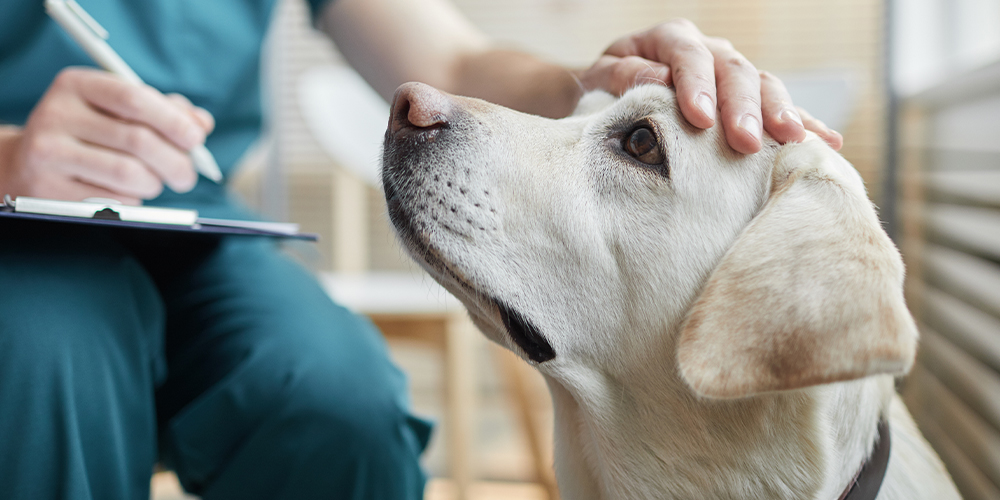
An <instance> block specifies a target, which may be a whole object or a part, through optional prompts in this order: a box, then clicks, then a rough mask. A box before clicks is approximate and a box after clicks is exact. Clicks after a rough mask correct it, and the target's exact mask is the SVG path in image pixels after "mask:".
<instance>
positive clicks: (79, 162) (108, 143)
mask: <svg viewBox="0 0 1000 500" xmlns="http://www.w3.org/2000/svg"><path fill="white" fill-rule="evenodd" d="M213 127H214V121H213V119H212V116H211V115H210V114H209V113H208V112H207V111H205V110H203V109H201V108H197V107H195V106H193V105H191V103H189V102H187V100H186V99H184V98H183V97H181V96H177V95H171V96H166V95H163V94H161V93H160V92H158V91H156V90H155V89H153V88H152V87H149V86H147V85H144V84H136V83H131V82H129V81H127V80H126V79H124V78H121V77H117V76H115V75H112V74H109V73H107V72H104V71H99V70H93V69H87V68H68V69H66V70H63V71H62V72H60V74H59V75H58V76H57V77H56V79H55V80H54V81H53V83H52V85H51V86H50V87H49V89H48V90H47V91H46V92H45V94H44V96H43V97H42V99H41V100H40V101H39V102H38V104H37V105H36V106H35V108H34V109H33V110H32V112H31V114H30V115H29V117H28V121H27V123H26V124H25V126H24V128H23V129H22V128H17V127H0V191H2V192H4V193H10V194H12V195H15V196H16V195H26V196H36V197H44V198H54V199H63V200H82V199H84V198H90V197H103V198H114V199H117V200H119V201H122V202H124V203H128V204H139V203H141V200H143V199H151V198H154V197H156V196H157V195H159V193H160V192H161V191H162V189H163V186H164V185H166V186H168V187H170V188H171V189H173V190H174V191H177V192H186V191H189V190H191V189H192V188H193V187H194V185H195V183H196V181H197V174H196V173H195V169H194V162H193V161H192V158H191V156H190V155H189V151H191V150H192V149H196V148H198V147H199V146H200V147H201V149H204V145H203V144H204V141H205V137H206V136H207V135H208V134H209V133H210V132H211V130H212V128H213ZM205 152H206V153H207V150H205ZM209 159H211V156H210V155H209ZM212 163H213V164H214V160H213V161H212Z"/></svg>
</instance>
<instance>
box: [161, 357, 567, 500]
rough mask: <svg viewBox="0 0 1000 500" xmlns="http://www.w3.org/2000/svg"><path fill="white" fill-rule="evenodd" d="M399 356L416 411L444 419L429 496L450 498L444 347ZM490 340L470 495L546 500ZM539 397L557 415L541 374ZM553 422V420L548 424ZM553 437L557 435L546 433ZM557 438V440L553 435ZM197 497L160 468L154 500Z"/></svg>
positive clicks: (429, 458)
mask: <svg viewBox="0 0 1000 500" xmlns="http://www.w3.org/2000/svg"><path fill="white" fill-rule="evenodd" d="M390 348H391V349H392V355H393V358H394V359H395V360H396V362H397V363H398V364H399V365H400V367H401V368H402V369H403V370H404V371H405V372H406V373H407V374H408V375H409V377H410V387H411V392H412V394H413V406H414V410H415V411H416V413H418V414H420V415H423V416H427V417H430V418H432V419H434V420H436V421H437V422H438V424H437V429H436V430H435V433H434V436H433V437H432V439H431V443H430V446H429V448H428V450H427V452H426V453H425V454H424V457H423V464H424V467H425V469H426V470H427V471H428V473H429V474H430V476H431V477H432V479H431V481H430V482H429V483H428V485H427V490H426V497H425V498H426V500H447V499H450V498H452V497H453V492H452V491H453V490H452V485H451V484H450V483H449V482H448V481H447V473H448V469H447V464H448V457H447V452H446V448H447V447H446V446H445V443H444V442H443V439H442V436H443V434H444V433H443V432H441V428H442V427H444V426H446V425H447V424H448V423H447V422H446V421H442V419H441V417H442V415H443V413H444V411H443V403H444V398H443V394H442V382H443V378H442V377H443V373H442V369H441V366H442V362H441V359H440V353H439V352H435V351H434V350H432V349H427V348H425V347H422V346H419V345H414V344H405V343H397V344H392V345H391V346H390ZM491 348H492V347H490V346H489V345H488V344H487V342H486V341H485V340H484V339H482V338H477V340H476V349H475V351H476V356H477V359H476V362H475V363H474V364H473V366H476V367H478V372H477V374H476V377H477V378H478V380H479V384H478V391H477V392H478V398H479V403H480V404H479V406H478V409H477V414H476V421H477V424H478V425H477V428H476V436H475V450H474V452H475V454H476V462H477V463H476V477H477V479H479V480H480V481H479V482H477V483H476V484H475V485H474V486H473V487H472V489H471V490H470V497H471V499H470V500H494V499H497V500H499V499H504V500H536V499H537V500H544V499H546V494H545V492H544V490H543V489H542V488H540V487H538V486H537V485H535V484H532V483H531V482H532V481H533V478H534V476H533V474H534V463H533V462H532V459H531V455H530V453H529V451H528V445H527V442H526V439H525V437H524V434H523V433H522V432H521V429H520V426H519V423H518V421H517V420H515V418H514V413H513V412H512V411H511V408H510V406H509V404H508V401H507V395H506V393H505V392H504V387H503V384H502V381H501V380H500V378H499V377H498V376H497V370H496V369H495V367H494V360H493V356H492V355H491V353H490V351H489V349H491ZM533 382H534V384H533V386H534V387H533V395H534V398H533V401H534V402H536V403H537V404H535V406H537V412H538V415H537V418H538V419H539V421H540V422H545V421H546V420H548V421H551V418H552V417H551V409H550V407H549V404H548V393H547V391H546V390H545V388H544V383H543V382H542V381H541V377H538V378H537V379H536V380H534V381H533ZM546 427H549V428H550V427H551V426H546ZM546 439H549V440H550V439H551V437H546ZM548 442H551V441H548ZM192 499H193V500H196V497H192V496H186V495H184V493H183V491H182V490H181V488H180V485H179V484H178V482H177V478H176V477H175V476H174V475H173V474H171V473H160V474H157V475H156V476H155V477H154V478H153V482H152V500H192Z"/></svg>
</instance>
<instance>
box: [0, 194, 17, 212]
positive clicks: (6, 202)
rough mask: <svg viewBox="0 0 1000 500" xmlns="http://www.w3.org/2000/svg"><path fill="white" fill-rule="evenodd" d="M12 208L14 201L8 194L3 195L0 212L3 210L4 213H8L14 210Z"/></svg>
mask: <svg viewBox="0 0 1000 500" xmlns="http://www.w3.org/2000/svg"><path fill="white" fill-rule="evenodd" d="M14 207H15V204H14V200H13V199H12V198H11V197H10V195H9V194H5V195H3V202H2V203H0V210H3V211H5V212H10V211H13V210H14Z"/></svg>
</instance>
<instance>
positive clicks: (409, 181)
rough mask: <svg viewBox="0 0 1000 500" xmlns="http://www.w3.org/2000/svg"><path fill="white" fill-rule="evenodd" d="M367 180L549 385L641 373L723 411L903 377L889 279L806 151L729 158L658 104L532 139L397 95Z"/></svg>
mask: <svg viewBox="0 0 1000 500" xmlns="http://www.w3.org/2000/svg"><path fill="white" fill-rule="evenodd" d="M382 176H383V185H384V188H385V194H386V198H387V201H388V206H389V214H390V217H391V219H392V221H393V224H394V225H395V226H396V229H397V231H398V233H399V235H400V237H401V239H402V240H403V242H404V244H405V246H406V247H407V249H408V250H409V252H410V253H411V255H412V256H413V257H414V258H415V259H416V260H417V261H418V262H420V263H421V264H422V265H423V266H424V267H425V268H426V269H427V270H428V271H429V272H430V273H431V275H432V276H434V278H435V279H437V280H438V281H440V282H441V283H442V284H443V285H444V286H445V287H446V288H448V289H449V290H450V291H451V292H452V293H454V294H455V295H456V296H457V297H458V298H459V299H461V300H462V301H463V302H464V303H465V305H466V306H467V307H468V309H469V311H470V314H471V315H472V317H473V320H474V321H475V322H476V323H477V324H478V325H479V327H480V328H481V329H482V330H483V331H484V333H486V335H487V336H489V337H490V338H491V339H493V340H494V341H496V342H498V343H500V344H502V345H504V346H506V347H508V348H509V349H511V350H513V351H514V352H516V353H518V354H520V355H521V356H523V357H524V358H526V359H527V360H528V361H530V362H532V363H534V364H536V365H537V366H538V368H539V369H540V370H542V371H543V372H546V373H547V374H549V375H551V376H553V377H555V378H557V379H559V378H565V377H566V376H568V375H567V374H568V373H579V372H580V370H581V369H583V370H600V371H602V372H606V373H612V374H614V373H623V372H626V371H629V370H632V369H634V367H635V366H637V365H642V364H648V363H658V364H660V365H661V366H670V367H674V366H676V370H674V371H675V373H679V374H680V376H681V377H682V378H683V379H684V380H685V381H686V382H687V384H688V385H689V386H690V387H691V388H693V389H694V391H695V392H697V393H699V394H701V395H705V396H712V397H740V396H746V395H751V394H756V393H761V392H769V391H779V390H787V389H795V388H801V387H806V386H810V385H815V384H821V383H827V382H834V381H841V380H849V379H855V378H860V377H864V376H867V375H872V374H879V373H892V374H898V373H903V372H905V371H906V370H907V369H908V368H909V366H910V364H911V362H912V359H913V356H914V352H915V349H916V329H915V327H914V324H913V320H912V319H911V317H910V316H909V313H908V312H907V310H906V307H905V305H904V303H903V297H902V287H901V284H902V277H903V267H902V262H901V260H900V258H899V255H898V253H897V252H896V249H895V247H894V246H893V245H892V243H891V241H890V240H889V239H888V237H887V236H886V235H885V233H884V232H883V231H882V229H881V227H880V225H879V222H878V220H877V218H876V216H875V213H874V211H873V209H872V206H871V204H870V202H869V201H868V199H867V197H866V195H865V190H864V186H863V184H862V181H861V179H860V177H859V176H858V175H857V173H856V172H855V171H854V169H853V168H852V167H851V166H850V165H849V164H848V163H847V162H846V161H845V160H843V159H842V158H841V157H840V156H839V155H837V154H836V153H835V152H834V151H832V150H831V149H829V148H828V147H826V146H825V145H824V144H822V143H821V142H820V141H819V140H815V139H813V140H807V141H806V142H805V143H802V144H793V145H786V146H779V145H777V144H776V143H774V142H773V141H770V140H765V146H764V148H763V150H762V151H761V152H760V153H757V154H755V155H741V154H737V153H735V152H733V151H732V150H731V149H730V148H729V147H728V146H727V145H726V142H725V140H724V138H723V136H722V133H721V130H720V129H719V128H718V127H716V128H714V129H711V130H707V131H701V130H698V129H695V128H693V127H691V126H689V125H687V123H686V121H685V120H684V119H683V117H681V115H680V113H679V111H678V109H677V106H676V104H675V100H674V96H673V92H672V91H670V90H669V89H668V88H666V87H662V86H643V87H638V88H636V89H633V90H631V91H630V92H628V93H626V94H625V95H624V96H622V97H621V98H619V99H616V98H613V97H611V96H610V95H607V94H604V93H591V94H588V95H587V96H585V97H584V99H583V100H582V101H581V104H580V106H579V108H578V110H577V112H576V113H575V114H574V115H573V116H571V117H569V118H565V119H562V120H549V119H544V118H540V117H535V116H529V115H525V114H521V113H517V112H515V111H512V110H509V109H506V108H503V107H500V106H496V105H492V104H488V103H485V102H483V101H479V100H474V99H467V98H459V97H454V96H449V95H446V94H443V93H441V92H438V91H437V90H434V89H433V88H431V87H428V86H426V85H420V84H407V85H404V86H403V87H400V89H399V90H398V91H397V93H396V96H395V99H394V103H393V112H392V116H391V118H390V126H389V130H388V131H387V133H386V141H385V150H384V157H383V172H382Z"/></svg>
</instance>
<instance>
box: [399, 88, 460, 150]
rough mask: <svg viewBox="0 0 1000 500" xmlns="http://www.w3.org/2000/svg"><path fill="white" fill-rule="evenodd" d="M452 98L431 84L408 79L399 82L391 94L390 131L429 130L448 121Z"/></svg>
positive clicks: (411, 131)
mask: <svg viewBox="0 0 1000 500" xmlns="http://www.w3.org/2000/svg"><path fill="white" fill-rule="evenodd" d="M450 112H451V99H449V98H448V96H447V95H445V94H443V93H441V92H440V91H438V90H437V89H435V88H434V87H431V86H430V85H424V84H422V83H417V82H410V83H404V84H403V85H400V86H399V88H398V89H396V95H394V96H393V97H392V113H390V115H389V133H390V134H392V136H394V137H397V138H398V137H401V136H404V135H408V134H411V133H421V132H429V131H432V130H437V129H439V128H441V127H443V126H445V125H447V124H448V115H449V113H450Z"/></svg>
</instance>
